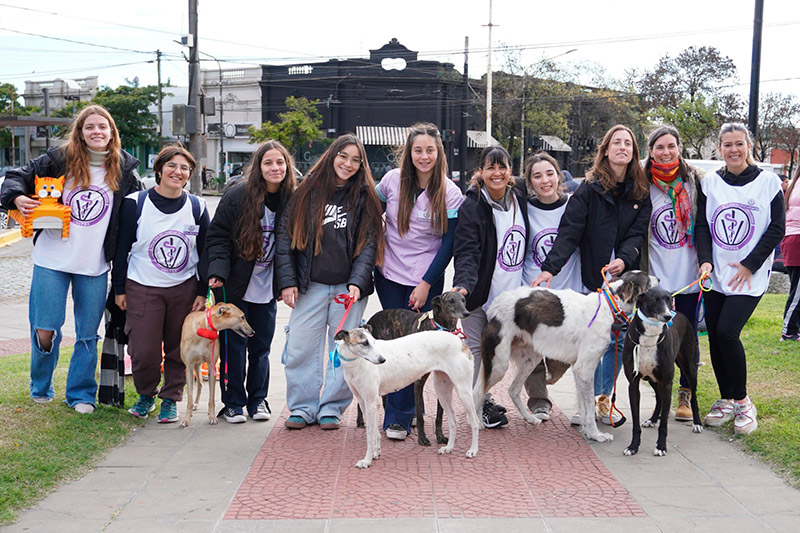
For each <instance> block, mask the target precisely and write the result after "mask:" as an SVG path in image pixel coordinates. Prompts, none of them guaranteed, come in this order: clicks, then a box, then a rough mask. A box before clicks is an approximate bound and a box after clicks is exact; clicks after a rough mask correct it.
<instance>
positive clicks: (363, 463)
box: [356, 459, 372, 468]
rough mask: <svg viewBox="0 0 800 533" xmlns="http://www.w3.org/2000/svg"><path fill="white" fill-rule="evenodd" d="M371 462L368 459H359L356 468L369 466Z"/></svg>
mask: <svg viewBox="0 0 800 533" xmlns="http://www.w3.org/2000/svg"><path fill="white" fill-rule="evenodd" d="M371 464H372V461H371V460H370V459H361V460H360V461H359V462H357V463H356V468H369V465H371Z"/></svg>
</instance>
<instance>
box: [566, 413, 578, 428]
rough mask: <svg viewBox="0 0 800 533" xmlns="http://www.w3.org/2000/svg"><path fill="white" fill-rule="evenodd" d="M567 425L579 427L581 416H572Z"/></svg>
mask: <svg viewBox="0 0 800 533" xmlns="http://www.w3.org/2000/svg"><path fill="white" fill-rule="evenodd" d="M569 423H570V425H572V426H580V425H581V414H580V413H575V414H574V415H572V418H570V419H569Z"/></svg>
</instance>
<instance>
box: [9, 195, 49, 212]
mask: <svg viewBox="0 0 800 533" xmlns="http://www.w3.org/2000/svg"><path fill="white" fill-rule="evenodd" d="M14 205H15V206H17V211H19V212H20V213H22V216H26V217H27V216H29V215H30V214H31V211H33V208H34V207H37V206H39V205H42V202H41V201H39V200H37V199H35V198H31V197H30V196H25V195H24V194H21V195H19V196H17V197H16V198H14Z"/></svg>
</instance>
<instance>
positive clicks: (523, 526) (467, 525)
mask: <svg viewBox="0 0 800 533" xmlns="http://www.w3.org/2000/svg"><path fill="white" fill-rule="evenodd" d="M438 524H439V532H440V533H484V532H486V531H502V532H503V533H538V532H540V531H541V532H544V531H549V530H548V528H547V525H546V523H545V520H543V519H541V518H473V519H460V518H445V519H441V520H439V521H438Z"/></svg>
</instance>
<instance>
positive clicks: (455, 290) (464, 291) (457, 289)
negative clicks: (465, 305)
mask: <svg viewBox="0 0 800 533" xmlns="http://www.w3.org/2000/svg"><path fill="white" fill-rule="evenodd" d="M450 292H460V293H461V296H463V297H464V298H466V297H467V289H465V288H464V287H453V288H452V289H450Z"/></svg>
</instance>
